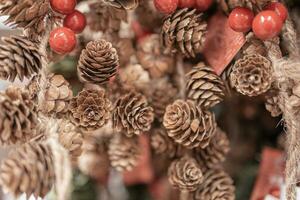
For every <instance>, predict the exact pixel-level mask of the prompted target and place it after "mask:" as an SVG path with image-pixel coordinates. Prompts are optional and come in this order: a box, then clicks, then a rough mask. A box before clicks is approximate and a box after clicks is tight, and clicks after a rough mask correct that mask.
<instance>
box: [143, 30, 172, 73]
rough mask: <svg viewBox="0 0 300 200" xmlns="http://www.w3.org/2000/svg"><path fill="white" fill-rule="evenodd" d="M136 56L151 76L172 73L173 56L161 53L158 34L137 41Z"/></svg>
mask: <svg viewBox="0 0 300 200" xmlns="http://www.w3.org/2000/svg"><path fill="white" fill-rule="evenodd" d="M137 58H138V60H139V63H140V64H141V65H142V66H143V68H144V69H146V70H147V71H148V72H149V73H150V75H151V77H153V78H160V77H162V76H165V75H167V74H170V73H172V71H173V67H174V65H175V63H174V57H173V56H172V55H169V54H165V53H163V50H162V47H161V44H160V38H159V35H158V34H152V35H150V36H147V37H146V38H145V39H143V40H142V41H141V42H140V43H139V45H138V49H137Z"/></svg>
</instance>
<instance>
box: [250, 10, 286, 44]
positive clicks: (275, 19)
mask: <svg viewBox="0 0 300 200" xmlns="http://www.w3.org/2000/svg"><path fill="white" fill-rule="evenodd" d="M282 25H283V22H282V20H281V18H280V17H279V16H278V15H277V14H276V12H274V11H271V10H266V11H262V12H260V13H258V14H257V15H256V16H255V18H254V20H253V23H252V29H253V32H254V34H255V35H256V37H258V38H259V39H261V40H267V39H271V38H273V37H275V36H277V35H278V34H279V33H280V31H281V29H282Z"/></svg>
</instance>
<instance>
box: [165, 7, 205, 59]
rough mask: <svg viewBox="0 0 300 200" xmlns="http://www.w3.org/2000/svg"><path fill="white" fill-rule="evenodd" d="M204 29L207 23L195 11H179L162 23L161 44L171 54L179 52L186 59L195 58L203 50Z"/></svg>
mask: <svg viewBox="0 0 300 200" xmlns="http://www.w3.org/2000/svg"><path fill="white" fill-rule="evenodd" d="M206 29H207V23H206V22H205V21H204V20H203V19H202V14H197V13H196V9H188V8H184V9H180V10H177V11H175V12H174V13H173V14H171V15H169V16H168V17H167V18H166V20H165V21H164V25H163V27H162V32H161V38H162V43H163V45H164V46H165V47H166V48H167V49H168V50H171V51H172V52H177V51H180V52H181V53H182V54H184V55H185V56H186V57H195V56H196V54H197V53H200V52H201V51H202V49H203V46H204V42H205V38H206Z"/></svg>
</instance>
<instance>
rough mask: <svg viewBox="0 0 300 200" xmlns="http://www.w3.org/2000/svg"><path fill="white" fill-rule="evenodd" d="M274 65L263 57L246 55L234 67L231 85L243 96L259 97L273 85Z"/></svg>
mask: <svg viewBox="0 0 300 200" xmlns="http://www.w3.org/2000/svg"><path fill="white" fill-rule="evenodd" d="M272 75H273V69H272V63H271V62H270V61H269V60H268V59H267V58H265V57H263V56H261V55H258V54H257V55H246V56H244V57H243V58H241V59H239V60H237V61H236V62H235V64H234V66H233V67H232V72H231V74H230V84H231V85H232V86H233V87H235V88H236V90H237V91H238V92H240V93H241V94H243V95H248V96H257V95H260V94H263V93H264V92H266V91H267V90H268V89H269V88H270V87H271V84H272Z"/></svg>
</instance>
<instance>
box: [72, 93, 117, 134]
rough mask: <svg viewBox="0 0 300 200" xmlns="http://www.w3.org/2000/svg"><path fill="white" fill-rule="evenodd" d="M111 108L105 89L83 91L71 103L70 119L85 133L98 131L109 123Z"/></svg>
mask: <svg viewBox="0 0 300 200" xmlns="http://www.w3.org/2000/svg"><path fill="white" fill-rule="evenodd" d="M111 108H112V106H111V102H110V101H109V99H108V98H107V97H106V94H105V91H104V90H103V89H101V90H83V91H81V92H80V93H79V94H78V95H77V96H76V97H74V98H73V99H72V100H71V102H70V119H71V121H72V122H73V123H74V124H75V125H76V126H78V127H80V128H81V129H83V130H85V131H91V130H96V129H98V128H101V127H102V126H104V125H105V124H106V123H107V122H108V120H109V119H110V116H111Z"/></svg>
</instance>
